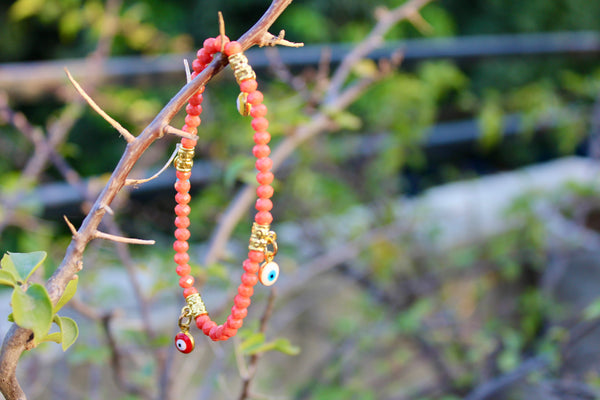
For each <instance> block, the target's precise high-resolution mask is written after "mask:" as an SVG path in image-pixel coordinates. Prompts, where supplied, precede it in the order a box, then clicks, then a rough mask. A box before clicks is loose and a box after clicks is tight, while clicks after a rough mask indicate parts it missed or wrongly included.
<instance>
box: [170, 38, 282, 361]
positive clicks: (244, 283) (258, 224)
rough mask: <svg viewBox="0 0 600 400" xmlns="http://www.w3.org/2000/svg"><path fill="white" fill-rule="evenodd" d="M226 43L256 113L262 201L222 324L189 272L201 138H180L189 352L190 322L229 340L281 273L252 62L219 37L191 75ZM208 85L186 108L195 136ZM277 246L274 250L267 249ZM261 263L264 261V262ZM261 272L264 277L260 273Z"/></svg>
mask: <svg viewBox="0 0 600 400" xmlns="http://www.w3.org/2000/svg"><path fill="white" fill-rule="evenodd" d="M222 41H223V42H225V43H224V47H223V48H224V53H225V55H227V56H228V58H229V62H230V65H231V67H232V69H233V71H234V74H235V77H236V80H237V82H238V84H239V86H240V91H241V93H240V96H239V97H238V104H237V105H238V110H239V112H240V114H242V115H250V116H252V118H253V119H252V128H253V130H254V131H255V133H254V143H255V146H254V147H253V149H252V153H253V154H254V156H255V157H256V162H255V166H256V169H257V170H258V173H257V175H256V180H257V181H258V184H259V186H258V187H257V189H256V193H257V196H258V199H257V201H256V205H255V208H256V211H257V212H256V214H255V217H254V221H255V222H254V225H253V227H252V235H251V238H250V245H249V246H248V247H249V251H248V258H247V259H246V260H245V261H244V262H243V264H242V266H243V269H244V273H243V274H242V276H241V283H240V285H239V286H238V288H237V295H236V296H235V298H234V301H233V302H234V305H233V307H232V308H231V313H230V315H229V316H228V317H227V320H226V322H225V323H223V324H222V325H217V323H216V322H214V321H213V320H212V319H211V318H210V316H209V315H208V312H207V311H206V307H205V306H204V302H203V301H202V298H201V297H200V294H199V293H198V291H197V290H196V288H195V287H194V278H193V277H192V276H191V275H190V270H191V269H190V265H189V264H188V262H189V259H190V256H189V254H188V250H189V245H188V242H187V241H188V239H189V238H190V231H189V230H188V227H189V226H190V219H189V217H188V216H189V214H190V211H191V209H190V206H189V202H190V200H191V196H190V194H189V190H190V177H191V174H192V163H193V157H194V147H195V145H196V142H197V138H195V139H190V138H182V139H181V144H180V147H179V152H178V155H177V157H176V159H175V161H174V164H175V168H176V170H177V171H176V176H177V181H176V182H175V190H176V192H177V193H176V195H175V201H176V202H177V205H176V206H175V214H176V218H175V226H176V230H175V238H176V240H175V242H174V243H173V249H174V250H175V256H174V261H175V263H176V264H177V267H176V273H177V274H178V275H179V276H180V279H179V286H180V287H181V288H183V296H184V297H185V299H186V303H187V305H186V306H185V307H183V310H182V313H181V316H180V318H179V326H180V328H181V332H180V333H179V334H178V335H177V336H176V338H175V344H176V346H177V348H178V350H179V351H181V352H183V353H189V352H191V351H192V350H193V347H194V341H193V338H192V337H191V335H190V334H189V333H188V330H189V325H190V323H191V321H192V320H195V323H196V326H197V327H198V329H200V330H201V331H202V332H203V333H204V334H205V335H206V336H208V337H210V338H211V339H212V340H213V341H222V340H227V339H229V338H231V337H233V336H235V334H236V333H237V331H238V329H239V328H240V327H241V326H242V325H243V320H244V318H245V317H246V315H247V314H248V306H249V305H250V303H251V297H252V294H253V293H254V286H255V285H256V283H257V282H258V281H259V280H260V281H261V283H263V284H264V285H267V286H270V285H271V284H273V283H275V280H276V279H277V277H278V274H279V267H278V266H277V264H276V263H274V262H273V261H272V259H273V256H274V255H275V254H276V252H277V244H276V242H275V240H276V235H275V233H274V232H272V231H270V230H269V226H270V223H271V222H272V221H273V217H272V215H271V213H270V211H271V209H272V208H273V203H272V201H271V197H272V196H273V187H272V186H271V183H272V182H273V178H274V176H273V173H272V172H271V168H272V165H273V161H272V160H271V159H270V158H269V154H270V153H271V149H270V147H269V145H268V143H269V141H270V140H271V135H270V134H269V133H268V132H267V128H268V126H269V122H268V120H267V119H266V118H265V115H266V114H267V107H266V106H265V105H264V104H262V102H263V95H262V93H261V92H260V91H258V90H256V89H257V82H256V79H255V78H256V75H255V74H254V71H253V70H252V68H251V67H250V65H249V64H248V61H247V59H246V57H245V56H244V55H243V53H242V47H241V45H240V44H239V43H238V42H235V41H234V42H230V41H229V39H228V38H227V37H226V36H217V37H216V38H209V39H207V40H205V41H204V44H203V47H202V48H201V49H200V50H198V52H197V57H196V59H195V60H194V62H193V63H192V67H193V70H194V72H193V73H192V75H191V77H192V79H193V78H195V77H196V76H198V74H200V72H202V70H204V68H206V65H207V64H209V63H210V62H211V61H212V59H213V55H214V54H215V53H217V52H220V51H221V49H222ZM203 92H204V87H202V88H200V89H199V90H198V91H197V92H196V93H195V94H194V95H193V96H192V97H191V98H190V99H189V102H188V105H187V106H186V113H187V115H186V117H185V125H184V126H183V128H182V130H183V131H185V132H187V133H191V134H194V135H196V134H197V129H196V128H197V127H198V126H199V125H200V123H201V120H200V114H201V113H202V100H203ZM269 246H271V247H272V248H273V250H272V251H270V250H268V247H269ZM261 263H263V264H262V265H261ZM259 275H260V276H259Z"/></svg>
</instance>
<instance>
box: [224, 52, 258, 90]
mask: <svg viewBox="0 0 600 400" xmlns="http://www.w3.org/2000/svg"><path fill="white" fill-rule="evenodd" d="M228 59H229V65H231V69H232V70H233V75H234V76H235V80H236V81H237V83H238V84H241V83H242V81H245V80H246V79H256V73H254V70H253V69H252V67H251V66H250V65H249V64H248V59H247V58H246V56H245V55H244V54H242V53H236V54H232V55H230V56H229V57H228Z"/></svg>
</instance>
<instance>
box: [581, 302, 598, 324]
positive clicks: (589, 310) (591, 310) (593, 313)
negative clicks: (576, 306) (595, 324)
mask: <svg viewBox="0 0 600 400" xmlns="http://www.w3.org/2000/svg"><path fill="white" fill-rule="evenodd" d="M598 317H600V297H598V298H596V299H595V300H594V301H592V302H591V303H590V304H589V305H588V306H587V307H586V308H584V310H583V318H584V319H585V320H586V321H589V320H592V319H596V318H598Z"/></svg>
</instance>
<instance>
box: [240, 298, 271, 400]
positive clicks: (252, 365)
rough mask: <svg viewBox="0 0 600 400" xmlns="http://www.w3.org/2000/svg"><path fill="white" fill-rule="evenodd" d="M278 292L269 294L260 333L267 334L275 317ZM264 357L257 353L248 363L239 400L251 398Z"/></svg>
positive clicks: (261, 320)
mask: <svg viewBox="0 0 600 400" xmlns="http://www.w3.org/2000/svg"><path fill="white" fill-rule="evenodd" d="M276 294H277V292H276V290H275V288H272V289H271V292H270V293H269V299H268V300H267V306H266V307H265V311H264V313H263V315H262V317H261V318H260V328H259V332H261V333H265V331H266V330H267V324H268V323H269V319H271V315H273V307H274V305H275V296H276ZM261 357H262V353H255V354H252V355H251V356H250V362H249V363H248V373H247V374H246V376H245V377H243V380H242V391H241V393H240V397H239V400H245V399H247V398H249V397H250V385H251V383H252V379H254V376H256V370H257V368H258V361H259V360H260V358H261Z"/></svg>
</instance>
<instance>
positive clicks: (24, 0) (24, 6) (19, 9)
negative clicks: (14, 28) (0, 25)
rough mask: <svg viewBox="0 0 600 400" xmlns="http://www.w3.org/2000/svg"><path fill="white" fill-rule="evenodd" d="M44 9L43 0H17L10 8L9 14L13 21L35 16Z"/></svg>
mask: <svg viewBox="0 0 600 400" xmlns="http://www.w3.org/2000/svg"><path fill="white" fill-rule="evenodd" d="M43 7H44V0H18V1H17V2H16V3H14V4H13V5H12V7H11V8H10V14H11V16H12V17H13V18H14V19H15V20H17V21H18V20H20V19H23V18H27V17H30V16H32V15H34V14H37V13H38V12H40V11H41V9H42V8H43Z"/></svg>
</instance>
